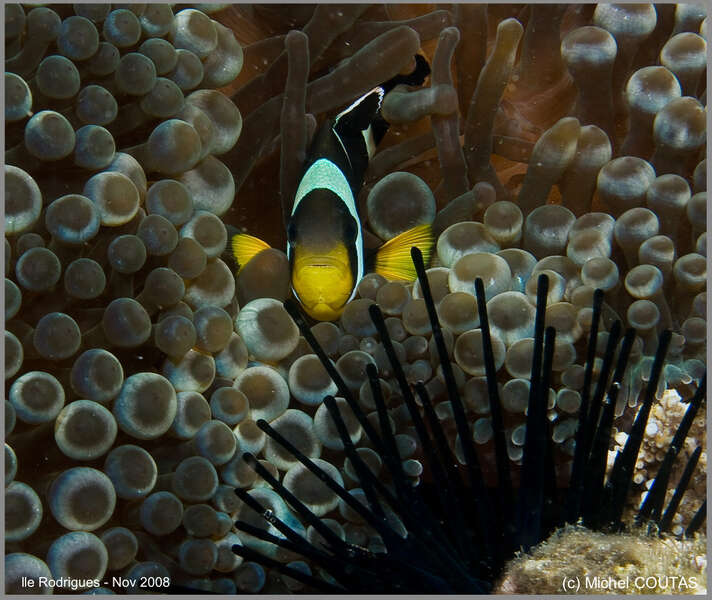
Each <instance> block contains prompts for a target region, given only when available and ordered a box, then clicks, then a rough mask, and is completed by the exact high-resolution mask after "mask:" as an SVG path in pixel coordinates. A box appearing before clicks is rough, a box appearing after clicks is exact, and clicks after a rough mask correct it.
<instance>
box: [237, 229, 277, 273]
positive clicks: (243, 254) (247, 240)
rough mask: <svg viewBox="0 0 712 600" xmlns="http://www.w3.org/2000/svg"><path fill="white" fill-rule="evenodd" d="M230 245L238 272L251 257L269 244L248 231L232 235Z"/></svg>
mask: <svg viewBox="0 0 712 600" xmlns="http://www.w3.org/2000/svg"><path fill="white" fill-rule="evenodd" d="M230 242H231V245H232V255H233V257H234V258H235V262H236V263H237V272H238V273H239V272H240V271H241V270H242V267H244V266H245V265H246V264H247V263H248V262H250V260H252V258H253V257H255V256H257V255H258V254H259V253H260V252H262V250H267V249H268V248H269V247H270V245H269V244H268V243H267V242H263V241H262V240H261V239H259V238H256V237H255V236H253V235H250V234H248V233H238V234H237V235H233V236H232V239H231V240H230Z"/></svg>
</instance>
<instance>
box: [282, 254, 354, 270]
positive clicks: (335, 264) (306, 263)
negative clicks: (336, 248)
mask: <svg viewBox="0 0 712 600" xmlns="http://www.w3.org/2000/svg"><path fill="white" fill-rule="evenodd" d="M294 266H295V268H296V269H300V270H301V269H344V268H346V265H345V264H344V263H343V261H341V260H339V259H338V258H331V257H329V256H319V257H318V258H317V257H313V256H312V257H308V258H307V257H305V258H304V259H302V260H299V261H296V262H295V265H294Z"/></svg>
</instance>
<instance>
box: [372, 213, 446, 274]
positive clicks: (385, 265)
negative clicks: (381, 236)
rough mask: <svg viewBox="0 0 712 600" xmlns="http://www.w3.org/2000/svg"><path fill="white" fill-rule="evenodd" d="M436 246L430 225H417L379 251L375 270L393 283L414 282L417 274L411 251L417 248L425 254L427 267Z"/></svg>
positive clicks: (424, 259)
mask: <svg viewBox="0 0 712 600" xmlns="http://www.w3.org/2000/svg"><path fill="white" fill-rule="evenodd" d="M434 244H435V237H434V236H433V230H432V227H431V226H430V225H429V224H426V225H416V226H415V227H413V228H411V229H408V230H407V231H404V232H403V233H401V234H399V235H397V236H396V237H394V238H393V239H391V240H388V241H387V242H386V243H385V244H383V246H381V247H380V248H379V249H378V252H376V256H375V260H374V264H373V270H374V271H375V272H376V273H378V274H379V275H383V277H385V278H386V279H388V280H391V281H413V280H415V278H416V272H415V266H414V265H413V259H412V258H411V256H410V249H411V248H412V247H413V246H417V247H418V248H419V249H420V251H421V252H422V253H423V262H424V263H425V264H426V265H427V264H428V262H429V261H430V256H431V254H432V252H433V246H434Z"/></svg>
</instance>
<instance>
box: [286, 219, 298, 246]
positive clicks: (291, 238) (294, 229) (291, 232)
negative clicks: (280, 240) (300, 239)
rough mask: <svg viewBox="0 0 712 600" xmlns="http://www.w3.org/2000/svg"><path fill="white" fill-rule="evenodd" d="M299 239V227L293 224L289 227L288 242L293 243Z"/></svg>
mask: <svg viewBox="0 0 712 600" xmlns="http://www.w3.org/2000/svg"><path fill="white" fill-rule="evenodd" d="M296 239H297V227H296V225H295V224H294V223H293V222H290V223H289V225H287V240H288V241H289V242H290V243H293V242H294V241H295V240H296Z"/></svg>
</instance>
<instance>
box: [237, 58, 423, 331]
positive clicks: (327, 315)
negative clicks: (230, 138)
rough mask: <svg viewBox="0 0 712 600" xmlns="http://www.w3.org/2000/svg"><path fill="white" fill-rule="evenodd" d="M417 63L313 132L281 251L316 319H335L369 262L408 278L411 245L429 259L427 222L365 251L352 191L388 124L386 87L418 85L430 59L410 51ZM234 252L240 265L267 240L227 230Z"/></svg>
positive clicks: (412, 276) (411, 277) (296, 292)
mask: <svg viewBox="0 0 712 600" xmlns="http://www.w3.org/2000/svg"><path fill="white" fill-rule="evenodd" d="M415 60H416V68H415V70H414V71H413V72H412V73H411V74H409V75H405V76H403V75H397V76H396V77H394V78H393V79H391V80H389V81H388V82H387V83H385V84H383V85H381V86H379V87H377V88H374V89H373V90H371V91H370V92H368V93H366V94H364V95H363V96H361V97H360V98H359V99H358V100H356V101H355V102H354V103H353V104H351V105H350V106H349V107H348V108H346V109H345V110H343V111H342V112H340V113H339V114H338V115H336V117H334V118H333V119H329V120H328V121H327V122H326V123H325V124H324V125H322V126H321V128H320V129H319V130H318V131H317V133H316V135H315V136H314V141H313V142H312V145H311V148H310V150H309V153H308V155H307V160H306V163H305V166H304V174H303V175H302V178H301V180H300V182H299V185H298V187H297V192H296V194H295V197H294V202H293V204H292V207H291V216H290V219H289V223H288V225H287V258H288V259H289V263H290V266H291V273H292V291H293V293H294V295H295V296H296V298H297V299H298V300H299V302H300V303H301V304H302V306H303V307H304V310H305V311H306V312H307V314H309V316H311V317H312V318H314V319H316V320H319V321H333V320H335V319H337V318H338V317H339V316H340V315H341V313H342V311H343V309H344V306H345V305H346V303H347V302H348V301H349V300H351V299H352V298H353V297H354V296H355V294H356V286H357V285H358V283H359V281H361V278H362V277H363V276H364V274H365V273H366V272H368V271H369V270H372V271H375V272H376V273H380V274H381V275H383V276H384V277H386V278H387V279H390V280H401V281H412V280H414V279H415V277H416V274H415V268H414V266H413V262H412V259H411V257H410V249H411V247H412V246H417V247H418V248H420V249H421V251H422V252H423V258H424V260H425V262H426V264H427V262H428V260H429V258H430V254H431V252H432V248H433V244H434V239H433V234H432V230H431V228H430V225H419V226H416V227H413V228H412V229H409V230H408V231H405V232H403V233H401V234H400V235H398V236H396V237H395V238H393V239H391V240H389V241H388V242H386V243H385V244H383V245H382V246H381V247H380V248H379V249H378V250H377V251H376V252H375V253H372V255H370V256H366V252H365V250H364V243H363V225H362V223H361V219H360V217H359V214H358V209H357V206H356V198H357V197H358V192H359V190H360V188H361V185H362V183H363V177H364V174H365V172H366V168H367V167H368V161H369V159H370V158H371V157H372V156H373V153H374V151H375V148H376V146H377V145H378V143H379V142H380V141H381V139H382V138H383V136H384V135H385V133H386V131H387V129H388V123H387V122H386V121H385V120H384V119H383V117H382V116H381V114H380V108H381V103H382V101H383V97H384V95H385V93H386V92H388V91H389V90H390V89H392V88H393V87H395V86H396V85H398V84H402V83H404V84H407V85H420V84H422V83H423V81H424V80H425V78H426V77H427V75H428V74H429V73H430V67H429V65H428V63H427V61H426V60H425V58H423V57H422V56H420V55H416V57H415ZM231 245H232V252H233V257H234V260H235V261H236V262H237V264H238V265H239V266H241V265H245V264H246V263H247V262H248V261H249V260H250V259H251V258H252V257H253V256H255V255H256V254H258V253H259V252H261V251H262V250H265V249H267V248H269V246H268V245H267V244H266V243H265V242H263V241H262V240H260V239H258V238H256V237H254V236H251V235H249V234H245V233H238V234H235V235H233V236H232V237H231Z"/></svg>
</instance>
